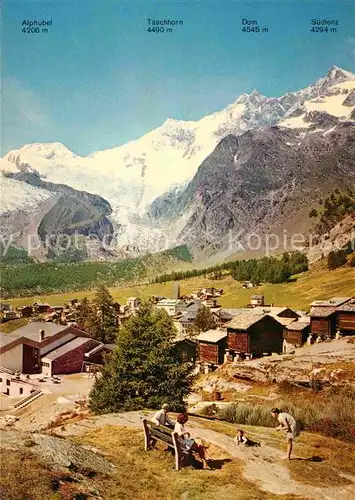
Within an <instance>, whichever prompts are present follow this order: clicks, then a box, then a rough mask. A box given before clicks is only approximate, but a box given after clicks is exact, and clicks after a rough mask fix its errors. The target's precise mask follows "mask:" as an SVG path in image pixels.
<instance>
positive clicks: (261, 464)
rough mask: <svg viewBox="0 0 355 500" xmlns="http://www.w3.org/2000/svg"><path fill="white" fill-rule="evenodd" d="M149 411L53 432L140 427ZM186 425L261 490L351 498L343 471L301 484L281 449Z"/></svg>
mask: <svg viewBox="0 0 355 500" xmlns="http://www.w3.org/2000/svg"><path fill="white" fill-rule="evenodd" d="M150 415H151V414H150V413H149V412H146V413H143V412H126V413H121V414H110V415H102V416H98V417H91V418H88V419H85V420H82V421H80V422H76V423H73V424H68V425H66V426H65V427H64V428H62V429H58V430H56V432H57V433H58V434H60V435H62V436H73V435H76V436H80V435H83V434H85V433H87V432H89V431H90V430H94V429H98V428H101V427H103V426H105V425H123V426H127V427H134V428H141V426H142V423H141V420H142V418H144V417H147V416H148V418H149V416H150ZM189 427H191V428H192V429H193V435H194V436H195V437H196V438H197V437H200V438H201V439H204V440H206V441H208V442H210V443H212V444H214V445H216V446H218V447H219V448H222V449H224V450H225V451H226V452H227V453H228V454H229V455H231V456H232V457H235V458H238V459H241V460H243V462H244V464H245V468H244V477H245V478H246V479H248V480H249V481H251V482H253V483H255V484H256V485H257V486H258V487H259V488H260V489H262V490H264V491H267V492H270V493H274V494H279V495H286V494H289V495H297V496H300V497H301V498H303V499H310V500H352V499H353V498H354V489H355V476H350V475H346V478H347V479H348V480H349V481H351V482H352V483H351V484H349V485H345V486H344V485H343V486H341V487H338V486H334V487H329V486H328V485H327V486H324V487H322V486H312V485H309V484H303V483H301V482H299V481H296V480H295V479H293V478H292V477H291V475H290V472H289V470H288V469H287V466H286V464H285V463H284V462H283V456H284V455H283V454H282V453H281V452H280V450H278V449H276V448H273V447H270V446H267V445H264V444H263V445H262V446H261V447H260V448H245V447H242V446H239V447H238V446H236V445H235V443H234V441H233V439H232V438H230V437H228V436H226V435H225V434H221V433H219V432H215V431H212V430H210V429H206V428H204V427H202V426H200V425H199V424H197V423H195V422H193V423H191V424H189ZM261 437H262V436H261ZM334 472H336V471H334ZM344 477H345V475H344Z"/></svg>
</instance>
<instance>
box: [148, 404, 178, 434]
mask: <svg viewBox="0 0 355 500" xmlns="http://www.w3.org/2000/svg"><path fill="white" fill-rule="evenodd" d="M168 412H169V405H168V404H167V403H164V404H163V405H162V407H161V410H159V411H157V412H156V414H155V415H154V417H153V422H154V423H156V424H157V425H165V426H166V427H170V429H174V425H175V422H173V421H172V420H171V419H170V418H169V417H168Z"/></svg>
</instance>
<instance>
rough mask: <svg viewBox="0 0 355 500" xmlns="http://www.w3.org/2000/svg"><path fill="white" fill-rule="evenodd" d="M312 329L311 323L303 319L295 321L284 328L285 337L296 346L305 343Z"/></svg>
mask: <svg viewBox="0 0 355 500" xmlns="http://www.w3.org/2000/svg"><path fill="white" fill-rule="evenodd" d="M310 331H311V325H310V323H305V322H302V321H294V322H293V323H290V324H289V325H287V326H285V328H284V339H285V340H286V342H287V343H288V344H292V345H294V346H301V345H303V344H304V343H305V342H306V340H307V337H308V335H309V332H310Z"/></svg>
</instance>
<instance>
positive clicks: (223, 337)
mask: <svg viewBox="0 0 355 500" xmlns="http://www.w3.org/2000/svg"><path fill="white" fill-rule="evenodd" d="M197 343H198V361H199V362H200V363H207V364H211V365H221V364H222V363H223V361H224V355H225V351H226V347H227V332H226V331H224V330H208V331H207V332H203V333H200V335H199V336H198V337H197Z"/></svg>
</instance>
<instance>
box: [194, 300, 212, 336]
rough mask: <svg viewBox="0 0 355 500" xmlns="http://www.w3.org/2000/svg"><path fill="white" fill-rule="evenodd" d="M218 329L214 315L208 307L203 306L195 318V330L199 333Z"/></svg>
mask: <svg viewBox="0 0 355 500" xmlns="http://www.w3.org/2000/svg"><path fill="white" fill-rule="evenodd" d="M213 328H216V323H215V321H214V319H213V316H212V313H211V311H210V310H209V308H208V307H206V306H201V307H200V308H199V310H198V311H197V314H196V318H195V330H196V331H197V333H199V332H207V330H212V329H213Z"/></svg>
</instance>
